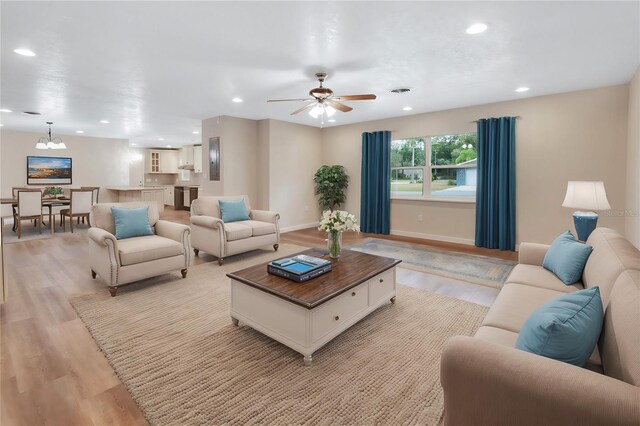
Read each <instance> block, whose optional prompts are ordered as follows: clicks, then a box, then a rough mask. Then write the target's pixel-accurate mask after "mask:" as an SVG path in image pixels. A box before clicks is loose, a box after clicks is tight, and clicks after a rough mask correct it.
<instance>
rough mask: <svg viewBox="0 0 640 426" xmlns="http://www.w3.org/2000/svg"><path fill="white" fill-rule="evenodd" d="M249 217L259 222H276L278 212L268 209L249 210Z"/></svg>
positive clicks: (278, 216)
mask: <svg viewBox="0 0 640 426" xmlns="http://www.w3.org/2000/svg"><path fill="white" fill-rule="evenodd" d="M250 216H251V219H253V220H258V221H260V222H269V223H274V224H275V223H278V220H280V213H276V212H272V211H268V210H251V212H250Z"/></svg>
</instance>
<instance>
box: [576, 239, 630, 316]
mask: <svg viewBox="0 0 640 426" xmlns="http://www.w3.org/2000/svg"><path fill="white" fill-rule="evenodd" d="M587 243H588V244H590V245H591V246H592V247H593V253H591V256H589V261H588V262H587V265H586V266H585V268H584V274H583V275H582V283H583V284H584V287H585V288H589V287H594V286H598V287H600V296H601V297H602V302H603V304H604V306H607V304H608V303H609V295H610V294H611V288H612V287H613V283H614V282H615V281H616V279H617V278H618V276H619V275H620V274H621V273H622V271H624V270H627V269H633V270H640V250H638V249H637V248H636V247H634V246H633V244H631V243H630V242H629V241H628V240H627V239H625V238H624V237H623V236H622V235H620V234H619V233H617V232H616V231H614V230H612V229H608V228H596V230H595V231H593V232H592V233H591V235H590V236H589V238H588V239H587Z"/></svg>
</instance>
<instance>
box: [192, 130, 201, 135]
mask: <svg viewBox="0 0 640 426" xmlns="http://www.w3.org/2000/svg"><path fill="white" fill-rule="evenodd" d="M191 133H193V134H194V135H199V134H200V132H199V131H197V130H194V131H193V132H191Z"/></svg>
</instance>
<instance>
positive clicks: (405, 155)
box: [391, 133, 478, 199]
mask: <svg viewBox="0 0 640 426" xmlns="http://www.w3.org/2000/svg"><path fill="white" fill-rule="evenodd" d="M476 145H477V141H476V135H475V133H465V134H459V135H444V136H431V137H420V138H410V139H401V140H395V141H392V142H391V196H392V197H401V198H404V197H415V198H425V199H429V198H445V199H446V198H451V199H475V196H476V176H477V170H478V166H477V163H476V156H477V151H476ZM425 176H426V177H427V178H426V179H425Z"/></svg>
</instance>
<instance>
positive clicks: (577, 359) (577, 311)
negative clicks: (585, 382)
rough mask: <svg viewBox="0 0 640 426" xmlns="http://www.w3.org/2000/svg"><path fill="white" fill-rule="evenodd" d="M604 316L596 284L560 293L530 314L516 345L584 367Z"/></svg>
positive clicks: (595, 341)
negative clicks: (572, 291) (587, 287)
mask: <svg viewBox="0 0 640 426" xmlns="http://www.w3.org/2000/svg"><path fill="white" fill-rule="evenodd" d="M603 319H604V311H603V309H602V300H601V299H600V289H599V288H598V287H592V288H589V289H586V290H579V291H576V292H574V293H569V294H563V295H562V296H558V297H556V298H555V299H552V300H550V301H548V302H547V303H545V304H543V305H541V306H540V307H539V308H538V309H536V310H535V311H534V312H533V313H532V314H531V316H530V317H529V318H528V319H527V321H526V322H525V323H524V325H523V326H522V330H520V334H519V335H518V340H517V341H516V348H518V349H521V350H523V351H527V352H531V353H534V354H537V355H542V356H544V357H547V358H552V359H555V360H558V361H563V362H567V363H569V364H573V365H577V366H579V367H583V366H584V365H585V364H586V363H587V361H588V360H589V357H590V356H591V353H592V352H593V348H595V346H596V343H597V342H598V338H599V337H600V330H601V329H602V321H603Z"/></svg>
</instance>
